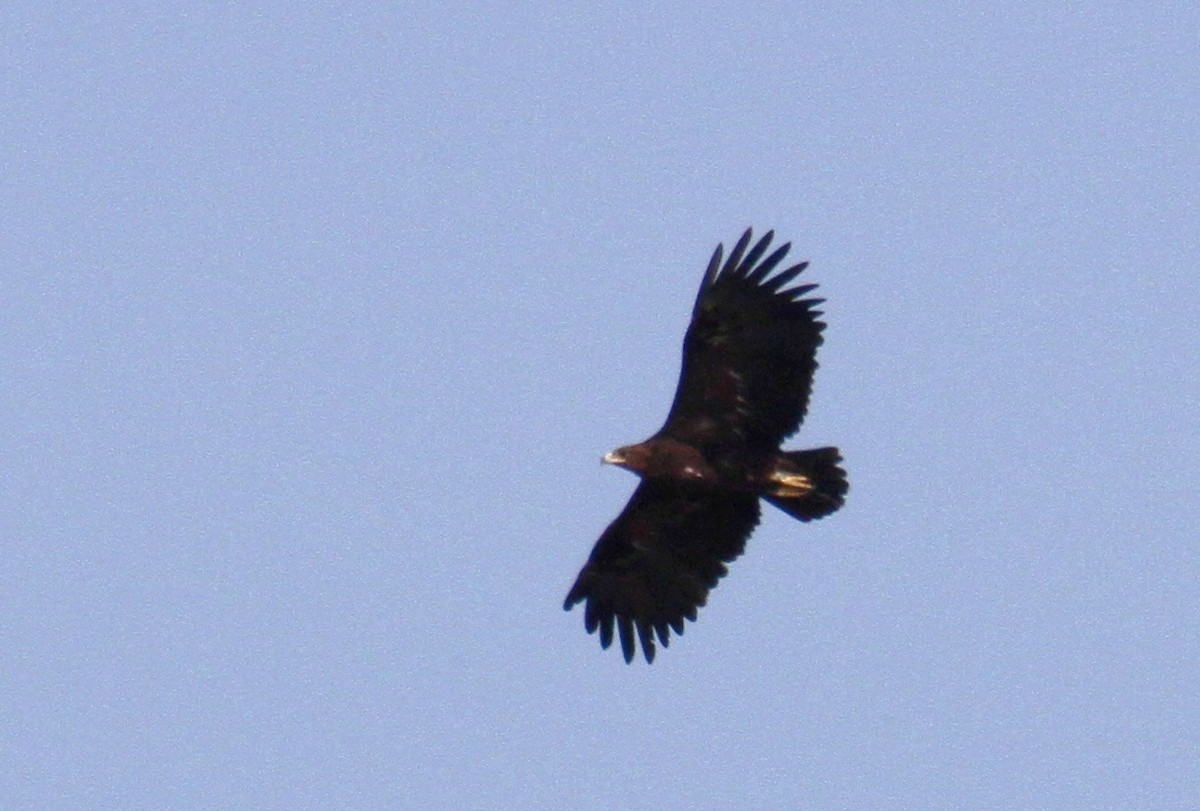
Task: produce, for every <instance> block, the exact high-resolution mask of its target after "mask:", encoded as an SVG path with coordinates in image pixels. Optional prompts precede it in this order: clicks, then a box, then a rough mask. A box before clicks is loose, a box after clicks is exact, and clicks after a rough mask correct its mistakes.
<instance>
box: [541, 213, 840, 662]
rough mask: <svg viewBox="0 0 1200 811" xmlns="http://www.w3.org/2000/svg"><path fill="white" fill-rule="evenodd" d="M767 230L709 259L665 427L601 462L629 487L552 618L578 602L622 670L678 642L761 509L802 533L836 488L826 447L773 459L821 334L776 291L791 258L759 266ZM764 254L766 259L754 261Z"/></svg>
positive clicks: (795, 414)
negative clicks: (795, 522) (765, 506)
mask: <svg viewBox="0 0 1200 811" xmlns="http://www.w3.org/2000/svg"><path fill="white" fill-rule="evenodd" d="M773 237H774V232H773V231H769V232H767V234H766V235H764V236H763V237H762V238H761V239H759V240H758V242H756V243H754V245H753V247H751V244H750V243H751V240H752V233H751V229H746V232H745V233H744V234H742V237H741V239H739V240H738V241H737V244H736V245H734V247H733V250H732V251H731V252H730V254H729V257H728V259H726V260H725V261H724V264H722V256H723V253H724V246H723V245H720V244H719V245H717V248H716V250H715V251H714V252H713V255H712V259H711V260H710V261H709V263H708V268H707V270H705V272H704V279H703V281H701V283H700V290H699V292H698V293H697V294H696V302H695V305H694V306H693V308H692V319H691V323H690V324H689V325H688V329H687V334H686V335H685V337H684V339H683V364H682V368H681V371H680V375H679V384H678V386H677V388H676V390H675V400H674V402H673V403H672V405H671V410H670V412H669V413H668V414H667V420H666V422H665V423H663V426H662V428H661V429H659V431H658V433H656V434H654V436H652V437H650V438H649V439H647V440H646V441H644V442H641V443H638V444H636V445H627V446H625V447H622V448H617V449H616V450H614V451H612V452H611V453H609V454H607V455H605V456H604V459H603V461H604V462H606V463H608V464H613V465H617V466H619V467H623V468H625V469H626V470H629V471H631V472H633V473H635V474H637V475H638V476H639V477H641V482H640V483H639V484H638V487H637V489H636V490H635V491H634V493H633V496H632V497H631V498H630V499H629V503H628V504H626V505H625V509H624V510H623V511H622V512H621V514H620V515H618V516H617V518H616V520H614V521H613V522H612V523H611V524H609V526H608V528H607V529H606V530H605V531H604V533H603V534H602V535H601V536H600V540H599V541H597V542H596V545H595V547H594V548H593V549H592V553H591V555H590V556H589V557H588V560H587V563H586V564H585V565H584V567H583V569H582V570H581V571H580V572H579V577H578V578H577V579H576V580H575V584H574V585H573V586H571V590H570V592H568V594H567V598H566V601H565V602H564V603H563V608H564V609H565V610H567V611H570V610H571V609H572V608H573V607H574V606H575V605H577V604H579V603H584V604H585V606H584V616H583V622H584V627H585V628H586V629H587V632H588V633H589V634H591V633H595V632H596V631H597V630H599V632H600V645H601V647H602V648H605V649H607V648H608V647H609V646H610V645H611V644H612V642H613V632H614V629H615V631H616V632H617V634H618V635H619V637H620V640H621V652H622V653H623V654H624V657H625V661H626V662H627V663H628V662H631V661H632V660H633V658H634V655H635V653H636V648H637V644H638V643H639V642H640V643H641V649H642V654H643V655H644V656H645V658H646V661H647V662H648V663H649V662H653V661H654V656H655V637H657V639H658V642H660V643H661V644H662V645H663V647H667V646H668V645H669V644H670V632H671V631H674V632H675V633H676V634H677V635H681V634H683V629H684V620H691V621H695V619H696V611H697V609H699V608H700V607H701V606H703V605H704V604H705V603H706V602H707V600H708V592H709V591H710V590H711V589H712V588H714V587H715V586H716V585H717V581H718V580H720V579H721V578H722V577H723V576H724V575H725V574H726V572H727V569H726V564H727V563H730V562H732V561H733V560H734V559H736V558H737V557H738V556H739V555H741V553H742V550H743V549H744V548H745V545H746V539H747V538H748V537H749V536H750V533H751V532H753V530H754V528H755V526H757V524H758V521H759V500H760V499H762V500H765V501H767V502H768V503H770V504H772V505H773V506H775V507H777V508H779V509H780V510H783V511H784V512H785V513H787V514H788V515H790V516H792V517H794V518H797V519H799V520H801V521H811V520H813V519H815V518H822V517H824V516H826V515H829V514H830V513H832V512H834V511H835V510H837V509H838V508H839V507H841V506H842V503H843V500H844V499H845V495H846V492H847V490H848V489H849V485H848V484H847V481H846V472H845V471H844V470H843V469H842V468H841V467H840V463H841V461H842V457H841V454H840V452H839V451H838V449H837V448H833V447H826V448H816V449H813V450H793V451H784V450H782V449H781V447H780V446H781V444H782V442H783V440H784V439H786V438H787V437H789V436H791V435H792V434H794V433H795V432H796V430H797V429H798V428H799V427H800V423H801V421H803V419H804V414H805V412H806V411H807V408H808V400H809V393H810V392H811V389H812V379H813V373H814V372H815V371H816V368H817V360H816V352H817V347H818V346H820V345H821V342H822V340H823V338H822V336H821V333H822V331H823V330H824V329H825V324H824V323H823V322H822V321H821V320H820V319H821V316H822V313H821V311H820V310H818V309H816V308H817V306H818V305H820V304H821V303H822V302H823V301H824V299H821V298H805V296H806V295H808V294H809V293H811V292H812V291H813V290H815V289H816V287H817V286H816V285H815V284H802V285H795V286H789V285H791V284H792V282H793V280H795V279H796V277H797V276H799V275H800V274H801V273H802V272H803V271H804V269H805V268H806V267H808V263H807V262H801V263H800V264H797V265H792V266H791V267H789V268H787V269H786V270H782V271H780V272H778V273H775V272H774V271H775V269H776V268H777V267H778V266H779V265H780V263H781V262H783V260H784V258H785V257H786V256H787V254H788V251H789V250H790V248H791V243H787V244H784V245H782V246H780V247H778V248H776V249H775V250H774V251H772V252H771V254H770V255H769V256H768V255H766V254H767V251H768V249H769V248H770V245H771V240H772V239H773ZM764 256H765V257H766V258H764Z"/></svg>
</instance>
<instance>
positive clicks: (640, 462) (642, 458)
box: [600, 445, 649, 473]
mask: <svg viewBox="0 0 1200 811" xmlns="http://www.w3.org/2000/svg"><path fill="white" fill-rule="evenodd" d="M600 461H601V462H603V463H604V464H606V465H616V466H617V467H623V468H625V469H626V470H631V471H633V472H634V473H640V472H642V471H644V470H645V469H646V463H647V462H648V461H649V451H648V450H647V448H646V447H645V446H644V445H625V446H623V447H620V448H617V449H616V450H613V451H609V452H608V453H606V454H604V456H603V458H601V460H600Z"/></svg>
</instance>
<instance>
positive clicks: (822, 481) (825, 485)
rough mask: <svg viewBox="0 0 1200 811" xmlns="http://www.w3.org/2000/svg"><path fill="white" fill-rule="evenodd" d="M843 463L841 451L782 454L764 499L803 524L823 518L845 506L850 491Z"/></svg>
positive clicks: (831, 449)
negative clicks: (803, 522)
mask: <svg viewBox="0 0 1200 811" xmlns="http://www.w3.org/2000/svg"><path fill="white" fill-rule="evenodd" d="M841 461H842V455H841V453H840V452H839V451H838V449H837V448H814V449H812V450H807V451H786V452H784V453H781V454H780V455H779V456H778V457H777V458H776V460H775V469H774V471H773V472H772V474H771V479H770V482H769V483H768V488H767V492H765V493H763V498H765V499H766V500H767V501H769V502H770V503H771V504H774V505H775V506H776V507H778V508H779V509H781V510H783V511H784V512H785V513H787V514H788V515H790V516H792V517H793V518H799V519H800V520H801V521H811V520H813V519H814V518H823V517H825V516H826V515H829V514H830V513H832V512H835V511H836V510H837V509H838V508H839V507H841V506H842V504H843V503H844V502H845V500H846V492H847V491H848V490H849V489H850V484H849V483H848V482H847V481H846V471H845V470H843V469H842V468H841V467H840V466H839V463H840V462H841Z"/></svg>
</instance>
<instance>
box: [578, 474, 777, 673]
mask: <svg viewBox="0 0 1200 811" xmlns="http://www.w3.org/2000/svg"><path fill="white" fill-rule="evenodd" d="M757 523H758V499H757V497H755V495H752V494H745V493H714V492H713V491H710V489H702V488H695V487H686V486H684V487H680V486H678V485H676V483H673V482H664V481H655V480H643V481H642V483H641V485H638V487H637V489H636V491H634V495H632V498H630V499H629V504H626V505H625V509H624V510H623V511H622V513H620V515H619V516H617V519H616V521H613V522H612V523H611V524H608V529H606V530H605V531H604V534H602V535H601V536H600V540H599V541H596V545H595V547H594V548H593V549H592V555H590V557H589V558H588V563H587V564H586V565H584V566H583V570H582V571H580V576H578V578H576V581H575V585H572V587H571V590H570V593H568V595H566V601H565V602H564V603H563V608H565V609H566V611H570V609H571V608H572V607H574V606H575V605H576V603H578V602H583V601H587V605H586V607H584V612H583V624H584V626H586V627H587V630H588V633H594V632H595V630H596V629H600V645H601V647H602V648H607V647H608V645H611V644H612V633H613V626H614V625H616V629H617V631H618V633H619V636H620V649H622V653H623V654H624V655H625V661H626V662H629V661H632V659H634V654H635V651H636V650H635V648H636V647H635V639H634V632H635V631H636V632H637V639H640V641H641V643H642V654H643V655H644V656H646V661H647V662H653V661H654V653H655V648H654V635H655V633H656V635H658V637H659V641H660V642H661V643H662V647H666V645H668V644H670V631H671V630H674V632H676V633H679V635H682V633H683V627H684V625H683V623H684V620H685V619H690V620H692V621H695V619H696V609H697V608H700V607H701V606H703V605H704V602H706V601H707V600H708V591H709V589H712V588H713V587H714V585H716V582H718V581H719V579H720V578H721V577H724V576H725V573H726V571H727V569H726V567H725V564H727V563H731V561H732V560H734V559H736V558H737V557H738V555H739V554H742V551H743V549H744V548H745V542H746V537H749V536H750V533H751V531H752V530H754V528H755V525H757Z"/></svg>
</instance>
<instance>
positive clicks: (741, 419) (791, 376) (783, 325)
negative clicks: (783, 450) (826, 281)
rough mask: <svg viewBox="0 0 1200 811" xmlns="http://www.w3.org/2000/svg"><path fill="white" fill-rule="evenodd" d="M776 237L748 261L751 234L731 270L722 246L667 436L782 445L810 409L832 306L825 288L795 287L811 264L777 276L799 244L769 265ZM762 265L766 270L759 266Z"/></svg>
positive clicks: (702, 298)
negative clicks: (820, 291) (819, 294)
mask: <svg viewBox="0 0 1200 811" xmlns="http://www.w3.org/2000/svg"><path fill="white" fill-rule="evenodd" d="M772 236H774V232H773V231H768V232H767V234H766V235H765V236H764V237H763V238H762V239H760V240H759V241H758V242H757V243H756V244H755V245H754V247H753V248H750V250H749V252H748V253H747V251H746V248H747V247H748V246H749V245H750V237H751V233H750V229H746V233H745V234H743V235H742V238H741V239H740V240H738V243H737V245H735V246H734V248H733V251H732V252H731V253H730V254H729V259H728V260H726V261H725V264H724V266H722V265H721V255H722V251H723V246H721V245H718V246H717V250H716V251H715V252H714V253H713V256H712V260H711V261H710V262H709V264H708V270H707V271H706V272H705V274H704V281H703V282H701V284H700V291H699V293H697V295H696V305H695V307H694V308H693V310H692V322H691V324H690V325H689V326H688V331H687V336H686V337H685V338H684V341H683V367H682V369H681V371H680V375H679V386H678V388H677V389H676V391H675V401H674V403H673V404H672V405H671V411H670V413H669V414H668V416H667V421H666V423H665V424H664V425H663V427H662V431H661V433H663V434H666V435H669V436H673V437H675V438H677V439H680V440H683V441H685V442H690V443H693V444H697V445H708V444H717V445H722V444H750V445H755V446H759V445H761V446H770V447H778V446H779V443H781V442H782V441H783V439H784V438H785V437H787V436H790V435H791V434H793V433H795V431H796V429H797V428H799V427H800V422H801V420H803V419H804V413H805V411H806V410H807V408H808V397H809V393H810V392H811V390H812V378H813V372H814V371H816V368H817V360H816V354H817V347H818V346H820V345H821V341H822V338H821V331H822V330H823V329H825V324H824V323H822V322H821V320H820V316H821V312H820V311H819V310H816V309H815V307H816V306H817V305H818V304H820V303H821V302H822V301H824V299H818V298H809V299H805V298H801V297H802V296H803V295H804V294H806V293H809V292H811V291H812V290H814V289H816V285H815V284H805V285H799V286H796V287H788V284H789V283H791V281H792V280H793V279H795V278H796V277H797V276H798V275H799V274H800V273H801V271H803V270H804V269H805V268H806V267H808V263H807V262H801V263H800V264H798V265H792V266H791V267H789V268H787V269H786V270H783V271H780V272H779V273H776V274H775V275H773V276H772V275H771V273H772V271H774V270H775V268H776V267H777V266H778V265H779V264H780V263H781V262H782V261H783V258H784V257H785V256H786V255H787V252H788V250H789V248H791V243H787V244H784V245H783V246H781V247H779V248H777V249H776V250H775V251H773V252H772V253H771V255H770V256H768V257H767V258H766V259H763V258H762V257H763V254H765V253H766V252H767V248H768V247H769V246H770V244H771V238H772ZM760 259H761V260H762V261H761V262H760V261H759V260H760Z"/></svg>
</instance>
